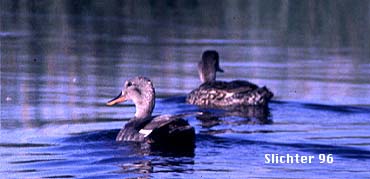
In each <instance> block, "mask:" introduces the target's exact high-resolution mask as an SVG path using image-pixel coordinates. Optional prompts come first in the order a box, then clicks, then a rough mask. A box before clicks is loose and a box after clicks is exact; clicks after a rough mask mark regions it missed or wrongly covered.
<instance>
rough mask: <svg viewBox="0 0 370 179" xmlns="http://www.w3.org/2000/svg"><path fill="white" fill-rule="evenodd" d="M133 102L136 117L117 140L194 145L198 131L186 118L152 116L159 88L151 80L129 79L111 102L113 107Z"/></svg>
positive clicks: (140, 77)
mask: <svg viewBox="0 0 370 179" xmlns="http://www.w3.org/2000/svg"><path fill="white" fill-rule="evenodd" d="M128 100H132V101H133V103H134V104H135V109H136V112H135V115H134V117H133V118H131V119H130V120H129V121H128V122H127V123H126V124H125V125H124V127H123V128H122V129H121V130H120V131H119V133H118V135H117V137H116V141H132V142H144V143H149V144H156V143H157V144H158V143H166V144H176V143H182V144H186V143H193V142H194V138H195V130H194V128H193V127H192V126H190V125H189V123H188V122H187V121H186V120H184V119H183V118H181V117H182V115H160V116H152V112H153V109H154V106H155V89H154V85H153V83H152V81H151V80H150V79H148V78H147V77H142V76H137V77H134V78H132V79H129V80H127V81H126V82H125V83H124V87H123V89H122V91H121V92H120V93H119V95H118V96H117V97H115V98H113V99H112V100H110V101H108V102H107V103H106V105H108V106H113V105H116V104H118V103H121V102H125V101H128Z"/></svg>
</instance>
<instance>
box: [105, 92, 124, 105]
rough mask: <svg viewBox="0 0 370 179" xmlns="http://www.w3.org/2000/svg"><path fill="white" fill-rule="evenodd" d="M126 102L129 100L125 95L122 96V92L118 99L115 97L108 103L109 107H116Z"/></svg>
mask: <svg viewBox="0 0 370 179" xmlns="http://www.w3.org/2000/svg"><path fill="white" fill-rule="evenodd" d="M126 100H127V99H126V97H125V95H122V92H121V93H120V94H118V96H117V97H115V98H113V99H112V100H110V101H108V102H107V105H108V106H113V105H115V104H118V103H121V102H124V101H126Z"/></svg>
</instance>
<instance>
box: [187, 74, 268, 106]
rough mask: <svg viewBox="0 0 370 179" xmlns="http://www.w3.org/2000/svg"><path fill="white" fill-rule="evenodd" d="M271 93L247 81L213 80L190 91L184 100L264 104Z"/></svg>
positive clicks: (223, 104)
mask: <svg viewBox="0 0 370 179" xmlns="http://www.w3.org/2000/svg"><path fill="white" fill-rule="evenodd" d="M272 97H273V93H272V92H271V91H269V90H268V89H267V88H266V87H262V88H259V87H258V86H257V85H255V84H253V83H250V82H247V81H240V80H236V81H231V82H223V81H213V82H206V83H203V84H202V85H200V86H199V87H198V88H197V89H195V90H193V91H192V92H190V94H189V95H188V96H187V99H186V101H187V102H188V103H190V104H194V105H199V106H214V107H225V106H234V105H266V104H267V103H268V101H270V99H271V98H272Z"/></svg>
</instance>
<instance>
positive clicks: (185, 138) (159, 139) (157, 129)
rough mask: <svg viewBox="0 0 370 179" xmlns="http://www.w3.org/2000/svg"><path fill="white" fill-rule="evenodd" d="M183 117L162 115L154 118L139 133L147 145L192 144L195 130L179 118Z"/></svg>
mask: <svg viewBox="0 0 370 179" xmlns="http://www.w3.org/2000/svg"><path fill="white" fill-rule="evenodd" d="M181 116H183V115H162V116H157V117H154V118H153V120H152V121H150V122H149V123H148V124H147V125H146V126H145V127H144V128H143V129H141V130H140V131H139V133H140V134H143V135H144V136H145V138H146V141H147V142H149V143H171V144H175V143H179V142H183V143H188V142H194V139H195V130H194V128H193V127H192V126H190V125H189V123H188V122H187V121H186V120H184V119H183V118H181Z"/></svg>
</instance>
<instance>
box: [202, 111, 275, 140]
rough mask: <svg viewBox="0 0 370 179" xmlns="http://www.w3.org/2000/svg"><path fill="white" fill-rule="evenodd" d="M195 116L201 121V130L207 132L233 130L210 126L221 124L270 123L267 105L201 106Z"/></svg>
mask: <svg viewBox="0 0 370 179" xmlns="http://www.w3.org/2000/svg"><path fill="white" fill-rule="evenodd" d="M196 118H197V119H198V120H199V121H200V122H201V124H200V125H201V127H202V128H203V129H206V131H203V132H204V133H207V134H218V133H227V132H234V130H233V129H219V130H212V129H211V128H213V127H216V126H222V125H229V126H240V125H251V124H252V125H253V124H260V125H264V124H272V123H273V121H272V117H271V114H270V109H269V108H268V107H267V106H263V107H262V106H236V107H230V108H226V109H225V108H223V109H222V110H220V109H217V108H214V109H209V107H208V106H207V107H204V108H202V112H201V113H199V114H198V115H197V116H196Z"/></svg>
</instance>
